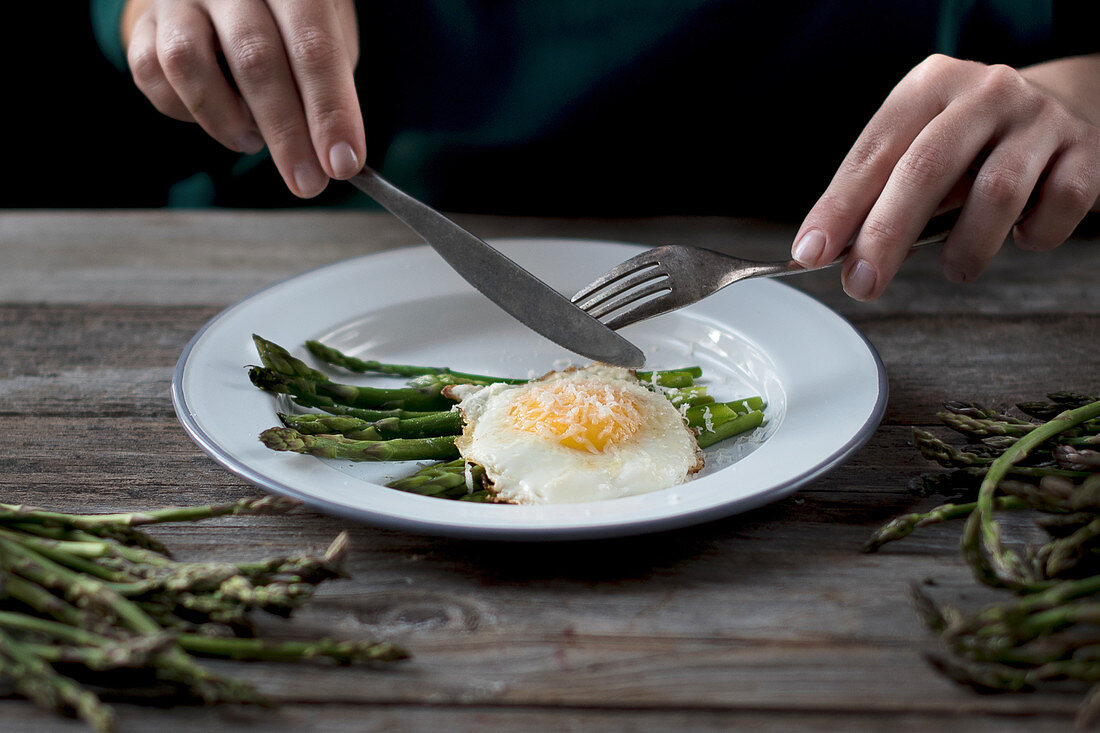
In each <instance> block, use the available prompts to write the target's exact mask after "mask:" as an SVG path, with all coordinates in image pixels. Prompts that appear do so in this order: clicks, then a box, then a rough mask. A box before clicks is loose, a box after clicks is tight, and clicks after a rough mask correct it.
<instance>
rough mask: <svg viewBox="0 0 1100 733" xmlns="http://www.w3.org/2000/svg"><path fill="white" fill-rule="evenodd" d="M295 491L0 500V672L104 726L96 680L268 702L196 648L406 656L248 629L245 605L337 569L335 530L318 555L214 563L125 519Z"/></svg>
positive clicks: (292, 598)
mask: <svg viewBox="0 0 1100 733" xmlns="http://www.w3.org/2000/svg"><path fill="white" fill-rule="evenodd" d="M295 505H296V502H293V501H290V500H287V499H279V498H274V497H265V498H261V499H246V500H242V501H239V502H236V503H234V504H224V505H212V506H198V507H178V508H170V509H162V510H158V511H151V512H138V513H130V514H104V515H80V514H62V513H58V512H50V511H44V510H40V509H34V508H30V507H26V506H22V505H12V504H0V675H3V676H4V677H7V678H9V679H10V681H11V682H12V683H13V684H14V687H15V690H17V691H18V692H19V693H21V694H23V695H24V696H26V697H27V698H29V699H30V700H32V701H34V702H35V703H37V704H39V705H41V706H43V707H46V708H50V709H56V710H59V711H61V712H64V713H67V714H75V715H77V716H78V717H80V718H81V719H83V720H84V721H86V722H87V723H88V724H89V725H90V726H91V727H93V728H94V729H96V730H100V731H104V730H109V729H110V728H111V726H112V724H113V721H114V713H113V711H112V710H111V708H110V707H108V706H107V705H105V704H104V703H103V702H102V700H101V698H100V695H99V694H97V692H96V691H99V692H100V693H101V694H102V693H106V694H110V695H111V696H122V697H135V696H142V697H145V696H149V695H163V696H170V697H172V698H177V697H191V698H198V699H200V700H202V701H203V702H205V703H215V702H235V703H253V704H270V701H269V700H267V699H266V698H265V697H264V696H263V695H262V694H260V693H259V692H258V691H257V690H255V689H253V688H252V687H251V686H249V685H246V684H244V683H241V682H239V681H236V680H233V679H226V678H223V677H221V676H219V675H216V674H215V673H214V672H212V671H211V670H209V669H207V668H205V667H203V666H202V665H200V664H198V663H197V661H196V659H195V657H196V656H202V657H212V658H226V659H238V660H269V661H296V660H305V659H329V660H333V661H335V662H338V663H343V664H352V663H364V662H385V661H393V660H397V659H403V658H405V657H406V656H407V655H406V654H405V652H404V651H402V650H401V649H399V648H398V647H395V646H393V645H391V644H387V643H384V642H376V641H368V640H364V641H342V640H332V639H312V640H293V641H271V640H268V639H264V638H258V637H257V636H256V635H255V633H254V631H255V629H254V627H253V624H252V622H251V620H250V612H251V611H253V610H254V609H259V610H263V611H267V612H269V613H273V614H276V615H279V616H289V615H290V614H291V612H292V611H293V610H294V609H296V608H297V607H299V606H300V605H302V604H303V603H304V602H305V601H306V600H308V599H309V598H310V596H311V595H312V593H313V591H314V589H315V588H316V586H317V585H318V584H320V583H321V582H323V581H325V580H328V579H331V578H338V577H342V576H343V573H342V571H341V569H340V564H341V559H342V557H343V555H344V554H345V552H346V549H347V536H346V535H345V534H343V533H341V534H340V536H338V537H337V538H336V540H335V541H334V542H333V543H332V544H331V546H330V547H329V548H328V549H327V550H326V551H325V552H324V553H323V554H322V555H320V556H310V555H297V556H289V557H273V558H268V559H266V560H261V561H258V562H241V563H220V562H179V561H176V560H173V559H172V558H171V557H170V556H169V555H168V552H167V550H166V549H165V548H164V547H163V545H162V544H161V543H160V542H158V541H157V540H156V539H155V538H154V537H152V536H151V535H149V534H148V533H146V532H143V531H141V530H140V529H138V527H140V526H143V525H149V524H157V523H163V522H182V521H192V520H198V519H207V518H210V517H218V516H226V515H236V514H271V513H281V512H285V511H287V510H288V509H290V508H291V507H293V506H295ZM135 671H137V674H135V673H134V672H135ZM127 672H129V673H127ZM93 690H96V691H93Z"/></svg>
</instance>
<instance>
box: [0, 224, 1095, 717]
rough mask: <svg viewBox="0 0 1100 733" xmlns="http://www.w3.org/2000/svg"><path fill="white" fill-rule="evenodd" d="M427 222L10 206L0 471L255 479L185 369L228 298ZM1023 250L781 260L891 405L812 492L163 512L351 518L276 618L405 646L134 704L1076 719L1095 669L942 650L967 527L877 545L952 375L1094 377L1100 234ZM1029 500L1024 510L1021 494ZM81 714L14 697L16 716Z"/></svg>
mask: <svg viewBox="0 0 1100 733" xmlns="http://www.w3.org/2000/svg"><path fill="white" fill-rule="evenodd" d="M463 223H464V224H465V225H467V226H468V227H470V228H471V229H472V230H474V231H477V232H478V233H480V234H483V235H485V236H487V237H512V236H524V237H526V236H539V237H547V238H551V237H556V236H557V237H586V238H595V239H605V240H617V241H634V242H641V243H649V244H657V243H664V242H668V241H679V242H685V243H693V244H699V245H706V246H711V247H716V248H729V249H730V250H731V251H737V252H739V253H745V254H748V255H750V256H753V257H758V258H769V257H780V256H783V254H785V252H786V249H787V248H788V247H789V237H790V234H791V232H790V231H789V230H787V229H785V228H782V227H774V226H770V225H767V224H763V223H759V222H747V221H738V220H729V219H685V218H669V219H653V220H629V221H614V220H609V221H604V220H547V219H513V218H502V217H501V218H498V217H463ZM411 241H413V240H412V238H411V237H410V236H409V234H408V233H407V232H406V231H405V230H404V229H403V228H402V227H401V226H400V225H399V224H397V223H395V222H393V221H392V220H391V219H389V218H388V217H386V216H384V215H380V214H364V213H359V212H356V213H347V212H339V213H337V212H312V213H293V214H284V213H277V214H269V213H249V212H244V213H219V212H186V213H185V212H118V213H105V212H47V213H42V212H38V213H22V212H9V213H4V214H0V247H2V248H3V251H4V253H5V266H4V268H3V270H0V343H3V344H4V348H3V349H2V350H0V435H3V436H4V439H5V444H6V448H5V450H4V451H2V452H0V469H2V470H0V495H2V496H3V500H4V501H14V502H25V503H30V504H37V505H45V506H49V507H54V508H60V509H65V510H71V511H113V510H120V509H127V508H135V509H136V508H149V507H155V506H162V505H166V504H191V503H206V502H212V501H229V500H233V499H237V498H241V497H244V496H250V495H253V494H254V493H255V490H254V489H253V488H252V487H250V486H248V485H247V484H245V483H243V482H242V481H241V480H239V479H237V478H236V477H234V476H232V475H231V474H229V473H228V472H226V471H225V470H223V469H221V468H220V467H219V466H217V465H216V464H214V463H213V462H212V461H211V460H209V459H208V458H207V457H206V456H205V455H204V454H203V453H202V452H201V451H200V450H199V449H198V448H197V447H196V446H195V445H194V444H193V443H191V442H190V440H189V439H188V438H187V437H186V435H185V434H184V432H183V430H182V429H181V428H180V427H179V426H178V424H177V423H176V420H175V416H174V414H173V411H172V407H171V402H170V397H169V384H170V380H171V374H172V369H173V367H174V365H175V362H176V359H177V358H178V356H179V354H180V352H181V350H182V349H183V347H184V345H185V344H186V343H187V341H188V339H190V337H191V336H192V335H193V334H194V333H195V331H196V330H198V329H199V328H200V327H201V326H202V324H203V323H205V322H206V321H207V320H208V319H210V318H211V317H212V316H214V315H215V314H216V313H217V312H218V311H219V310H220V309H221V308H223V307H225V306H226V305H228V304H230V303H233V302H235V301H236V300H239V299H240V298H242V297H245V296H247V295H248V294H250V293H251V292H253V291H254V290H256V289H258V288H260V287H264V286H266V285H268V284H270V283H272V282H276V281H278V280H280V279H282V278H285V277H288V276H290V275H293V274H295V273H298V272H301V271H303V270H306V269H309V268H310V267H314V266H317V265H320V264H325V263H328V262H334V261H338V260H340V259H345V258H347V257H352V256H357V255H359V254H363V253H364V252H368V251H377V250H381V249H385V248H389V247H393V246H402V245H405V244H409V243H410V242H411ZM1096 244H1097V243H1096V242H1095V241H1085V240H1079V241H1075V242H1071V243H1070V244H1068V245H1066V246H1065V247H1062V248H1059V249H1058V250H1056V251H1054V252H1052V253H1046V254H1044V255H1034V254H1031V253H1024V252H1018V251H1006V252H1005V253H1003V256H1002V257H1000V258H998V260H997V261H995V263H994V265H993V267H992V268H991V271H990V272H989V273H988V274H987V275H986V276H985V277H983V278H982V279H981V280H979V281H978V282H977V283H974V284H973V285H971V286H968V287H964V288H957V287H952V286H948V285H946V284H945V283H943V282H942V281H941V279H940V278H939V277H938V274H937V273H938V270H937V267H938V266H937V264H936V261H935V257H934V256H933V257H926V256H924V255H920V256H918V257H914V258H913V260H912V261H911V262H909V263H907V265H906V267H905V268H904V269H903V271H902V274H901V275H900V276H899V278H898V281H897V282H896V283H895V284H894V286H892V287H891V289H890V290H889V291H888V293H887V296H886V297H884V298H883V299H881V300H880V301H879V302H876V303H873V304H857V303H853V302H851V301H849V300H847V299H846V298H845V297H844V296H843V294H842V293H840V292H839V288H838V287H837V284H836V281H835V279H834V276H832V275H827V274H826V273H817V274H811V275H806V276H804V277H801V278H796V279H791V280H789V282H790V284H792V285H793V286H795V287H798V288H799V289H802V290H804V291H805V292H808V293H810V294H811V295H813V296H814V297H817V298H819V299H820V300H822V301H823V302H825V303H827V304H828V305H830V306H832V307H834V308H835V309H837V310H838V311H839V312H840V313H841V314H842V315H844V316H845V317H847V318H849V319H850V320H851V321H852V322H853V323H854V324H855V325H856V326H857V327H858V328H859V329H860V330H861V331H862V332H863V333H864V334H865V335H866V336H867V337H868V339H869V340H870V341H871V343H872V344H873V345H874V346H875V348H876V349H877V350H878V351H879V353H880V354H881V356H882V358H883V360H884V362H885V364H886V367H887V372H888V374H889V377H890V401H889V404H888V409H887V413H886V417H885V420H884V422H883V424H882V426H881V427H880V429H879V430H878V431H877V432H876V434H875V435H874V436H873V438H872V439H871V441H870V442H869V443H868V444H867V446H866V447H865V448H864V450H863V451H861V452H860V454H859V455H857V456H856V457H854V458H853V459H852V460H851V461H849V462H848V463H847V464H846V465H844V466H842V467H840V468H839V469H837V470H836V471H834V472H832V473H830V474H829V475H827V476H825V477H823V478H821V479H819V480H817V481H815V482H814V483H812V484H811V485H809V486H808V487H806V488H805V489H804V490H802V491H800V492H799V493H798V494H796V495H794V496H792V497H789V498H787V499H785V500H783V501H780V502H776V503H774V504H771V505H769V506H765V507H762V508H760V509H757V510H754V511H751V512H747V513H745V514H742V515H739V516H735V517H729V518H727V519H723V520H719V521H715V522H710V523H708V524H704V525H701V526H697V527H692V528H688V529H682V530H677V531H672V532H664V533H660V534H655V535H650V536H646V537H635V538H625V539H620V540H613V541H612V540H608V541H590V542H579V543H555V544H522V543H519V544H517V543H491V542H470V541H458V540H450V539H442V538H432V537H421V536H417V535H411V534H407V533H403V532H396V531H389V530H379V529H374V528H371V527H366V526H361V525H352V526H349V525H348V523H347V522H345V521H344V520H341V519H338V518H333V517H329V516H326V515H323V514H319V513H316V512H313V511H311V510H309V509H302V510H299V511H298V512H296V513H294V514H292V515H289V516H285V517H252V518H223V519H219V520H213V521H211V522H209V523H204V524H201V525H184V526H170V527H161V528H157V529H156V530H155V532H156V533H157V534H158V536H160V537H161V538H163V539H164V540H165V541H166V542H168V543H169V545H170V546H172V547H173V548H174V549H175V551H176V553H177V554H178V555H179V556H181V557H189V558H204V559H230V558H233V559H243V558H258V557H262V556H266V555H270V554H276V553H284V552H288V551H293V550H297V549H301V548H303V547H311V548H321V547H323V546H324V545H325V544H326V543H327V542H328V541H329V540H330V539H331V538H332V537H333V536H334V535H335V534H336V533H337V532H339V531H340V530H342V529H348V530H349V531H350V533H351V538H352V542H353V548H354V549H353V552H352V554H351V557H350V558H349V570H350V571H351V572H352V575H353V579H352V580H346V581H339V582H336V583H333V584H331V585H330V586H327V587H325V588H323V589H322V591H321V592H320V593H319V594H318V596H317V598H316V599H315V601H314V602H313V604H312V605H310V606H307V607H306V608H305V609H303V612H302V613H301V614H299V615H298V616H297V617H296V618H295V619H294V620H293V621H292V622H289V623H288V622H284V621H280V620H275V619H272V620H269V621H265V622H264V628H265V630H266V631H267V632H269V633H271V634H272V635H294V634H306V633H317V634H330V635H341V634H348V635H367V636H379V637H384V638H387V639H391V640H394V641H399V642H401V643H402V644H404V645H406V646H408V648H409V649H410V650H411V651H412V652H413V654H414V658H413V659H412V660H410V661H409V662H407V663H404V664H402V665H400V666H399V667H397V668H395V669H390V668H387V669H346V668H339V667H332V666H324V665H317V666H315V667H310V668H308V670H304V669H303V668H301V667H285V666H280V665H274V664H240V663H218V664H217V665H216V666H217V667H218V668H219V669H222V670H224V671H226V672H229V673H232V674H235V675H238V676H240V677H242V678H244V679H248V680H250V681H252V682H254V683H256V684H257V685H259V686H260V687H261V688H262V689H264V690H265V691H267V692H270V693H271V694H273V695H275V696H277V697H279V698H280V699H281V700H283V701H285V704H284V706H283V707H282V708H280V709H279V710H277V711H264V710H251V709H236V708H218V709H201V708H193V707H187V706H176V707H172V708H169V709H164V708H156V707H146V706H141V705H134V704H123V705H121V706H120V712H121V725H120V730H123V731H127V730H132V731H140V730H148V729H150V728H152V727H154V726H172V727H173V728H176V729H179V730H181V731H192V730H194V731H199V730H210V729H217V728H233V729H234V730H237V729H240V730H264V731H298V730H304V731H311V730H322V729H324V730H337V731H339V730H387V731H391V730H393V731H406V730H408V731H415V730H437V729H442V730H459V731H462V730H482V729H485V728H487V727H500V728H502V729H506V730H510V729H519V728H534V729H538V730H578V729H580V730H588V729H592V730H610V731H620V730H621V731H633V730H668V729H684V730H731V729H742V728H748V729H767V730H784V731H788V730H789V731H803V730H807V731H808V730H815V731H817V730H845V731H847V730H864V731H871V730H884V729H890V730H896V731H923V730H941V729H944V728H945V727H949V728H965V729H973V730H977V731H985V730H990V731H992V730H1004V731H1013V730H1018V729H1019V730H1024V729H1026V730H1029V731H1031V730H1034V731H1045V730H1064V729H1066V728H1067V727H1068V726H1069V724H1070V721H1071V720H1072V715H1073V712H1074V710H1075V708H1076V705H1077V703H1078V701H1079V699H1080V698H1079V693H1078V692H1077V691H1072V690H1070V691H1065V692H1044V693H1038V694H1032V695H1010V696H992V697H990V696H976V695H972V694H971V693H969V692H968V691H966V690H965V689H962V688H959V687H957V686H955V685H953V684H952V683H949V682H947V681H946V680H944V679H943V678H941V677H939V676H938V675H937V674H935V673H934V672H933V671H932V670H931V668H930V667H929V666H928V665H927V663H926V662H925V661H924V659H923V657H922V655H923V654H924V653H925V652H933V651H935V650H936V643H935V641H934V639H933V638H932V637H931V636H930V635H929V634H927V633H925V632H924V630H923V629H922V628H921V627H920V625H919V623H918V622H917V619H916V617H915V615H914V614H913V612H912V611H911V609H910V607H909V604H908V601H907V600H906V595H905V594H906V591H907V588H908V586H909V584H910V583H912V582H921V581H923V580H925V579H928V578H930V579H932V580H934V582H935V585H934V586H929V589H930V590H931V591H932V592H933V593H935V594H936V595H937V596H938V597H942V598H944V599H946V600H951V601H954V602H959V603H962V604H963V605H970V606H973V605H976V604H980V603H982V602H984V601H986V600H989V599H990V598H992V597H994V595H993V594H992V592H991V591H988V590H985V589H982V588H980V587H978V586H977V585H976V584H975V583H974V582H973V581H972V580H971V578H970V576H969V572H968V571H967V569H966V568H965V567H964V566H963V565H962V563H961V560H960V559H959V558H958V553H957V538H958V530H959V528H958V526H942V527H931V528H927V529H926V530H923V531H922V532H921V534H920V535H919V536H918V537H915V538H913V539H911V540H909V541H906V542H903V543H898V544H896V545H892V546H889V547H887V548H885V549H884V550H882V551H881V552H879V553H877V554H874V555H864V554H862V553H861V552H860V551H859V550H860V547H861V545H862V543H863V542H864V540H865V539H866V538H867V536H868V534H869V533H870V531H871V530H872V529H873V528H875V527H876V526H877V525H878V524H879V523H880V522H882V521H884V520H885V519H887V518H889V517H891V516H893V515H895V514H897V513H899V512H904V511H909V510H911V509H914V508H916V507H922V506H929V505H931V504H932V503H934V501H935V499H933V498H922V497H920V496H918V495H917V494H916V493H915V492H914V491H913V490H911V489H910V488H909V486H908V484H909V481H910V479H912V478H913V477H914V476H916V475H917V474H919V473H920V472H922V471H926V470H929V469H930V468H931V467H930V466H929V465H928V464H927V463H925V462H924V461H923V460H922V459H920V457H919V456H918V455H917V454H916V451H915V450H914V449H913V448H912V446H911V440H910V431H911V428H912V426H914V425H921V426H932V428H933V429H934V430H942V429H941V428H938V427H937V426H936V425H935V422H936V421H935V418H934V413H935V411H936V410H937V409H938V408H939V405H940V403H941V402H942V401H943V400H944V399H948V398H965V399H974V400H978V401H985V402H989V403H991V404H994V405H995V406H999V407H1007V406H1008V404H1009V403H1010V402H1011V401H1012V400H1014V399H1037V398H1041V397H1042V395H1043V394H1044V393H1045V392H1047V391H1050V390H1053V389H1060V388H1071V389H1077V390H1082V391H1088V390H1092V391H1094V392H1096V391H1100V372H1098V370H1097V364H1098V362H1100V359H1098V357H1100V295H1098V289H1097V287H1096V276H1095V275H1096V273H1097V272H1100V247H1097V246H1096ZM1012 527H1013V529H1014V530H1018V532H1019V533H1021V534H1023V535H1024V536H1027V535H1028V533H1029V532H1030V531H1031V530H1030V529H1029V527H1028V525H1027V522H1026V521H1025V520H1022V519H1021V520H1013V523H1012ZM31 729H33V730H42V731H62V730H66V731H67V730H75V729H78V727H77V725H76V724H74V723H69V722H66V721H60V720H57V719H55V718H53V717H52V716H49V715H47V714H45V713H42V712H39V711H38V710H36V709H35V708H33V707H31V706H29V705H28V704H26V703H24V702H22V701H19V700H15V699H4V700H0V730H12V731H15V730H20V731H21V730H31Z"/></svg>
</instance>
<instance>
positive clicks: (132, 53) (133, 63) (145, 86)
mask: <svg viewBox="0 0 1100 733" xmlns="http://www.w3.org/2000/svg"><path fill="white" fill-rule="evenodd" d="M126 62H127V63H128V64H129V65H130V73H131V74H133V77H134V84H136V85H137V88H138V89H139V90H140V91H141V93H142V94H144V95H145V96H146V98H147V99H148V100H149V101H150V102H152V103H153V106H154V107H156V109H157V111H158V112H160V113H161V114H163V115H166V116H168V117H171V118H173V119H177V120H181V121H183V122H194V121H195V118H194V117H192V116H191V113H190V112H188V111H187V106H186V105H184V103H183V102H182V101H180V98H179V95H178V94H176V90H175V89H173V88H172V85H171V84H169V83H168V78H167V77H166V76H165V75H164V70H163V69H161V67H160V61H158V60H157V24H156V21H155V20H154V19H153V14H152V13H145V14H144V15H142V16H141V17H140V18H138V19H137V20H136V21H135V22H134V26H133V29H132V30H131V35H130V45H129V47H128V48H127V49H126Z"/></svg>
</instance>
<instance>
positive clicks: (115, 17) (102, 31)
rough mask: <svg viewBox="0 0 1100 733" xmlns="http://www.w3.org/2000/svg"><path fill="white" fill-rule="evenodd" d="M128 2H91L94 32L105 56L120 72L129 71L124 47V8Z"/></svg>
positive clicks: (120, 0) (92, 0)
mask: <svg viewBox="0 0 1100 733" xmlns="http://www.w3.org/2000/svg"><path fill="white" fill-rule="evenodd" d="M125 4H126V0H91V8H90V9H91V15H92V32H93V33H95V39H96V43H98V44H99V49H100V50H101V51H102V52H103V55H104V56H106V57H107V60H109V61H110V62H111V63H112V64H114V65H115V67H116V68H117V69H118V70H119V71H127V70H128V67H127V65H126V49H125V48H123V47H122V31H121V28H120V27H121V21H122V7H123V6H124V5H125Z"/></svg>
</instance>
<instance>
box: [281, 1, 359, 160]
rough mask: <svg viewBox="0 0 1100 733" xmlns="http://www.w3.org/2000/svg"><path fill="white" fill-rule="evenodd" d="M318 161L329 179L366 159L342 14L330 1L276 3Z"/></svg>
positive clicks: (357, 100) (357, 99)
mask: <svg viewBox="0 0 1100 733" xmlns="http://www.w3.org/2000/svg"><path fill="white" fill-rule="evenodd" d="M271 10H272V15H273V16H274V18H275V23H276V24H277V25H278V26H279V29H280V31H281V32H282V36H283V39H284V43H285V45H286V48H287V56H288V58H289V60H290V68H291V70H292V71H293V73H294V80H295V82H296V83H297V86H298V92H299V93H300V94H301V96H302V102H303V104H304V106H305V112H306V120H307V121H308V123H309V131H310V136H311V139H312V141H313V146H314V149H315V151H316V154H317V159H318V161H320V163H321V166H322V167H323V168H324V169H325V172H326V173H327V174H328V175H329V176H331V177H332V178H350V177H351V176H353V175H355V174H356V173H358V172H359V170H360V169H361V168H362V164H363V161H364V160H365V159H366V152H367V143H366V135H365V134H364V131H363V115H362V112H361V111H360V109H359V98H358V95H357V94H356V92H355V80H354V78H353V76H352V71H353V64H352V61H351V58H350V57H349V55H348V49H347V47H346V45H345V43H344V31H343V30H342V29H341V26H340V21H341V15H340V13H339V12H338V10H337V8H336V7H335V6H334V5H333V4H332V3H302V2H275V3H273V4H272V8H271Z"/></svg>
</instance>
